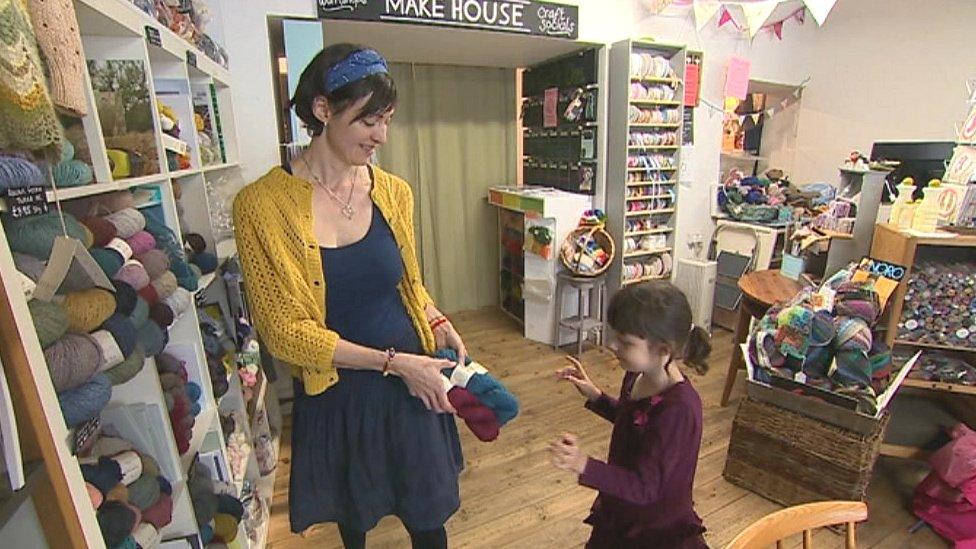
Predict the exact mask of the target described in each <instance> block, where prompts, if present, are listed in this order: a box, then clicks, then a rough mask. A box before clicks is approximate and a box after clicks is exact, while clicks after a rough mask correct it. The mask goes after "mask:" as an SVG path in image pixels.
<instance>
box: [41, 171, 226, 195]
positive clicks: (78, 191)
mask: <svg viewBox="0 0 976 549" xmlns="http://www.w3.org/2000/svg"><path fill="white" fill-rule="evenodd" d="M238 166H239V164H238V163H236V162H229V163H225V164H217V165H213V166H207V167H205V168H202V169H201V168H192V169H188V170H181V171H177V172H172V173H157V174H152V175H144V176H142V177H131V178H127V179H119V180H117V181H108V182H105V183H92V184H89V185H81V186H78V187H66V188H60V189H57V190H54V189H51V190H49V191H47V201H48V202H57V201H58V200H62V201H63V200H75V199H77V198H84V197H87V196H95V195H99V194H105V193H110V192H115V191H125V190H129V189H132V188H134V187H140V186H143V185H156V184H159V183H162V182H164V181H166V180H167V179H180V178H184V177H189V176H191V175H199V174H200V173H204V174H206V173H211V172H215V171H218V170H225V169H228V168H236V167H238Z"/></svg>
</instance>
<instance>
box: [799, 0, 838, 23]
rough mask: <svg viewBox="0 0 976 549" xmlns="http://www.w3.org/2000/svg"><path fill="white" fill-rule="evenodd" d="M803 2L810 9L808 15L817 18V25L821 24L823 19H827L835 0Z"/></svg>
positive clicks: (806, 0) (804, 0) (807, 0)
mask: <svg viewBox="0 0 976 549" xmlns="http://www.w3.org/2000/svg"><path fill="white" fill-rule="evenodd" d="M803 3H804V4H806V6H807V9H808V10H810V15H812V16H813V18H814V19H816V20H817V25H819V26H823V24H824V21H826V20H827V15H828V14H829V13H830V10H832V9H834V4H836V3H837V0H803Z"/></svg>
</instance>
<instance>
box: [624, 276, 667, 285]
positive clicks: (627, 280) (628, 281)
mask: <svg viewBox="0 0 976 549" xmlns="http://www.w3.org/2000/svg"><path fill="white" fill-rule="evenodd" d="M669 278H671V275H665V276H639V277H637V278H625V279H624V281H623V282H622V284H623V285H624V286H629V285H631V284H637V283H638V282H650V281H652V280H666V279H669Z"/></svg>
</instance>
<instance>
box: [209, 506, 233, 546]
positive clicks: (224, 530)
mask: <svg viewBox="0 0 976 549" xmlns="http://www.w3.org/2000/svg"><path fill="white" fill-rule="evenodd" d="M236 538H237V521H236V520H234V517H232V516H230V515H228V514H226V513H219V514H217V516H215V517H214V539H215V540H220V541H222V542H224V543H230V542H232V541H234V540H235V539H236Z"/></svg>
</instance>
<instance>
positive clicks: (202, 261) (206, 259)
mask: <svg viewBox="0 0 976 549" xmlns="http://www.w3.org/2000/svg"><path fill="white" fill-rule="evenodd" d="M190 262H191V263H193V264H194V265H196V266H197V267H200V270H201V271H203V274H209V273H212V272H214V271H216V270H217V256H215V255H214V254H212V253H210V252H200V253H198V254H196V255H194V256H193V258H191V259H190Z"/></svg>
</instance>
